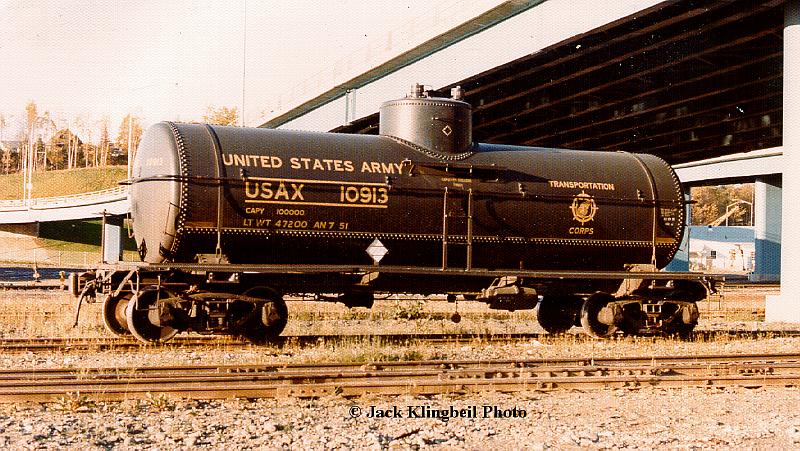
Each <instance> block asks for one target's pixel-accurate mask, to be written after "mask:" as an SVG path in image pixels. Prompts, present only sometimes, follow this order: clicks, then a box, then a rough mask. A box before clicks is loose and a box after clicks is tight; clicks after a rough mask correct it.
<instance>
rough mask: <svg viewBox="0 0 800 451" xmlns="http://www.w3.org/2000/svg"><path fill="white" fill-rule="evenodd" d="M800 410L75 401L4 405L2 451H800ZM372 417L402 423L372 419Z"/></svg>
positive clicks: (741, 401) (512, 399) (548, 403)
mask: <svg viewBox="0 0 800 451" xmlns="http://www.w3.org/2000/svg"><path fill="white" fill-rule="evenodd" d="M426 406H427V410H426ZM473 406H474V407H473ZM798 406H800V390H797V389H773V388H765V389H751V390H747V389H726V390H720V389H711V388H709V389H699V388H685V389H658V388H642V389H638V390H628V389H625V390H601V391H590V392H577V391H576V392H552V393H537V392H527V393H521V394H516V395H513V396H512V395H504V394H495V393H484V394H480V395H468V396H442V397H435V398H430V399H429V398H413V397H397V398H387V397H382V398H378V397H363V398H360V399H355V400H346V399H342V398H326V399H321V400H299V399H283V400H228V401H181V400H178V401H173V400H170V399H166V398H163V397H153V398H150V399H147V400H143V401H126V402H122V403H119V402H117V403H102V404H94V403H91V402H88V401H82V400H80V399H71V400H70V401H65V402H61V403H54V404H45V405H40V404H27V405H19V406H14V405H0V445H2V446H4V447H6V448H8V449H53V448H72V449H256V448H257V449H351V448H357V449H427V448H443V449H491V448H495V449H570V448H573V449H574V448H578V447H580V448H588V449H625V448H629V449H696V448H726V449H766V448H774V449H792V448H797V447H799V446H800V409H799V408H798ZM372 408H375V409H382V410H384V411H385V412H389V413H391V412H394V414H395V415H398V413H399V415H401V416H402V417H403V418H390V417H383V418H367V417H366V415H367V413H368V412H369V411H370V409H372ZM473 408H474V410H472V409H473ZM409 409H412V410H413V411H414V412H416V413H417V414H418V415H421V416H423V418H409V416H413V414H412V413H411V412H410V411H409ZM484 409H487V410H484ZM433 411H437V412H439V411H445V412H448V414H449V412H451V411H460V412H461V414H464V413H467V414H470V412H477V417H476V418H450V419H449V420H447V421H445V420H443V419H442V418H424V417H425V416H430V415H431V412H433ZM359 412H360V413H359ZM426 412H427V415H426ZM440 415H441V414H440ZM497 415H505V416H507V417H506V418H497V417H496V416H497Z"/></svg>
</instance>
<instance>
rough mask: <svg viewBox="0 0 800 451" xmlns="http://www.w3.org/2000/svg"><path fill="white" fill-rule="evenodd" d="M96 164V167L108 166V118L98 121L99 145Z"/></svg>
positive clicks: (109, 143)
mask: <svg viewBox="0 0 800 451" xmlns="http://www.w3.org/2000/svg"><path fill="white" fill-rule="evenodd" d="M97 147H98V149H97V153H98V154H99V155H98V156H97V162H96V164H97V165H98V166H106V165H108V153H109V151H110V150H111V141H110V139H109V137H108V117H103V119H101V120H100V144H98V146H97Z"/></svg>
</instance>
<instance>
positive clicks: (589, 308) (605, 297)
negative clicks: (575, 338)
mask: <svg viewBox="0 0 800 451" xmlns="http://www.w3.org/2000/svg"><path fill="white" fill-rule="evenodd" d="M612 300H614V297H613V296H611V295H610V294H608V293H603V292H600V291H598V292H597V293H595V294H593V295H591V296H589V297H588V298H587V299H586V300H585V301H584V302H583V307H581V326H583V329H584V330H585V331H586V333H587V334H589V335H591V336H593V337H596V338H608V337H610V336H611V335H613V334H614V332H616V331H617V327H616V326H609V325H608V324H603V323H601V322H600V320H599V319H598V314H599V313H600V310H602V309H603V307H605V306H606V305H608V303H609V302H611V301H612Z"/></svg>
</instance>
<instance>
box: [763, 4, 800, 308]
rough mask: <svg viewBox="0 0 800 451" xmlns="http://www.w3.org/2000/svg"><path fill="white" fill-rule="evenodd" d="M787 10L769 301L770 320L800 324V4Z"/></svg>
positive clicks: (787, 5)
mask: <svg viewBox="0 0 800 451" xmlns="http://www.w3.org/2000/svg"><path fill="white" fill-rule="evenodd" d="M784 8H785V10H784V11H785V12H784V14H785V15H784V18H785V22H784V28H783V160H784V162H783V193H782V196H781V197H782V198H783V200H782V205H783V215H782V219H781V294H780V295H779V296H771V297H769V298H768V299H767V312H766V316H767V318H766V319H767V321H784V322H793V323H800V233H798V232H800V212H799V211H796V210H795V208H796V207H797V199H798V198H800V128H798V127H797V124H798V123H800V0H788V1H787V2H786V6H785V7H784Z"/></svg>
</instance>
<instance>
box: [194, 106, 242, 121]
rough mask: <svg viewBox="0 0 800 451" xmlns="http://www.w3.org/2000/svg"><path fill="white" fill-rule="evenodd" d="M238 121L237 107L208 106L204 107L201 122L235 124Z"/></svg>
mask: <svg viewBox="0 0 800 451" xmlns="http://www.w3.org/2000/svg"><path fill="white" fill-rule="evenodd" d="M238 121H239V109H238V108H237V107H233V108H228V107H225V106H221V107H219V108H215V107H213V106H209V107H208V108H206V114H205V115H204V116H203V122H205V123H206V124H214V125H236V123H237V122H238Z"/></svg>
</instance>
